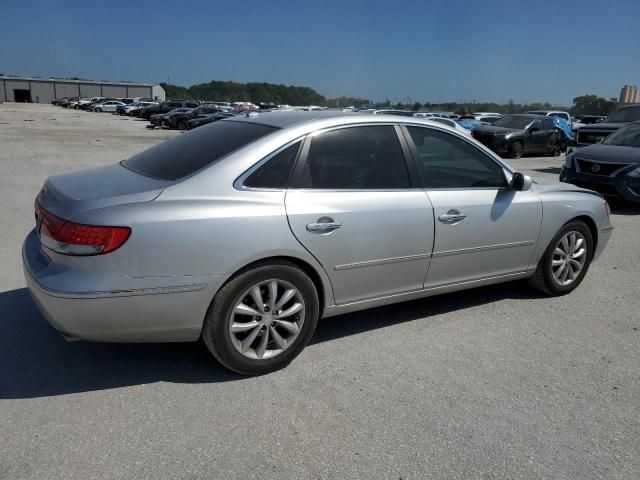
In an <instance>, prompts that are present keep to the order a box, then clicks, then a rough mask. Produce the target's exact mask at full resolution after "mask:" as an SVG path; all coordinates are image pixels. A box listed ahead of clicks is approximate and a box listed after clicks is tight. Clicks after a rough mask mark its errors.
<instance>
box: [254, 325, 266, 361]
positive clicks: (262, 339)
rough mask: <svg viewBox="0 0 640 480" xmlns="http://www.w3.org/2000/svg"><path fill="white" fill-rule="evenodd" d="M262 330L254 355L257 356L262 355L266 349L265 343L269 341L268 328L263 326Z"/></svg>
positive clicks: (260, 356)
mask: <svg viewBox="0 0 640 480" xmlns="http://www.w3.org/2000/svg"><path fill="white" fill-rule="evenodd" d="M261 331H262V337H260V343H259V344H258V348H256V355H257V356H258V358H262V357H264V353H265V352H266V351H267V344H268V343H269V329H268V328H265V329H264V330H261Z"/></svg>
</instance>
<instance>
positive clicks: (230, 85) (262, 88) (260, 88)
mask: <svg viewBox="0 0 640 480" xmlns="http://www.w3.org/2000/svg"><path fill="white" fill-rule="evenodd" d="M160 85H162V87H163V88H164V89H165V92H166V94H167V98H168V99H185V100H186V99H200V100H214V101H220V102H253V103H274V104H276V105H318V106H324V107H329V108H347V107H354V108H357V109H363V108H376V109H383V108H392V109H396V110H412V111H442V112H455V113H458V114H468V113H473V112H497V113H522V112H526V111H529V110H563V111H568V112H570V113H571V114H572V115H608V114H609V113H610V112H611V111H612V110H614V109H615V108H616V106H617V102H616V99H615V98H611V99H609V100H607V99H605V98H602V97H598V96H597V95H582V96H578V97H575V98H574V99H573V105H572V106H561V105H552V104H551V103H549V102H533V103H516V102H514V101H513V100H509V101H508V102H507V103H495V102H486V103H476V102H466V103H465V102H442V103H432V102H424V103H422V102H407V103H402V102H397V103H392V102H390V101H388V100H385V101H382V102H380V101H372V100H369V99H365V98H358V97H338V98H329V99H327V98H325V97H324V96H323V95H321V94H320V93H318V92H316V91H315V90H314V89H312V88H310V87H298V86H293V85H283V84H274V83H266V82H262V83H260V82H250V83H238V82H231V81H218V80H213V81H211V82H208V83H200V84H197V85H192V86H191V87H188V88H187V87H181V86H179V85H171V84H168V83H161V84H160Z"/></svg>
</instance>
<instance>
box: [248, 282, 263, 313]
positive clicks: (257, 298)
mask: <svg viewBox="0 0 640 480" xmlns="http://www.w3.org/2000/svg"><path fill="white" fill-rule="evenodd" d="M251 298H253V301H254V302H256V307H258V310H260V312H261V313H264V301H263V300H262V292H260V287H259V286H258V285H256V286H255V287H253V288H252V289H251Z"/></svg>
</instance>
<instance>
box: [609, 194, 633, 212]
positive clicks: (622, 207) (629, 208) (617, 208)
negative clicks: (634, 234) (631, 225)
mask: <svg viewBox="0 0 640 480" xmlns="http://www.w3.org/2000/svg"><path fill="white" fill-rule="evenodd" d="M607 201H608V202H609V206H610V207H611V213H613V214H614V215H640V204H634V203H630V202H624V201H622V200H619V199H617V198H609V199H607Z"/></svg>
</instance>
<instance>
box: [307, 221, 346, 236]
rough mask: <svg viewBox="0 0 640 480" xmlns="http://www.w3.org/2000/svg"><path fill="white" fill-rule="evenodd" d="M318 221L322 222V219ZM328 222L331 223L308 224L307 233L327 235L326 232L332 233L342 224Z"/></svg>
mask: <svg viewBox="0 0 640 480" xmlns="http://www.w3.org/2000/svg"><path fill="white" fill-rule="evenodd" d="M319 220H324V219H323V218H320V219H319ZM330 220H331V221H328V222H320V221H318V222H316V223H309V224H308V225H307V231H309V232H313V233H327V232H333V231H334V230H337V229H338V228H340V227H341V226H342V222H334V221H333V219H330Z"/></svg>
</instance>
